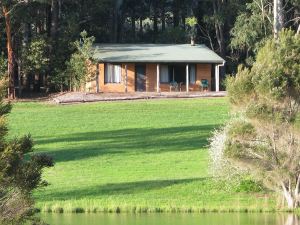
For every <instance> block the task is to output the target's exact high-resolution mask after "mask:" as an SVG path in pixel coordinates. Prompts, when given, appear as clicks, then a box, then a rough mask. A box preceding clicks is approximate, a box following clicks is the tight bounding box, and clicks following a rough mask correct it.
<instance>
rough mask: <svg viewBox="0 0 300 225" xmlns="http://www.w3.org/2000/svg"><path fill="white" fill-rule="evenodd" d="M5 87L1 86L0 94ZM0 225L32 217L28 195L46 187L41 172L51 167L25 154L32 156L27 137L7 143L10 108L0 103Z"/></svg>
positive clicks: (38, 157) (46, 159)
mask: <svg viewBox="0 0 300 225" xmlns="http://www.w3.org/2000/svg"><path fill="white" fill-rule="evenodd" d="M4 90H5V85H3V83H2V85H1V92H3V91H4ZM0 102H1V104H0V112H1V115H0V222H1V221H2V220H3V221H4V222H8V221H10V222H17V223H20V222H22V221H23V220H24V219H28V218H29V217H31V216H32V215H33V199H32V197H31V192H32V191H33V190H34V189H36V188H38V187H40V186H44V185H46V184H47V183H46V182H45V181H43V180H42V169H43V168H45V167H51V166H53V162H52V159H51V158H50V157H49V156H47V155H31V157H30V158H29V159H26V158H27V157H25V155H26V154H28V153H31V152H32V147H33V142H32V139H31V137H30V136H24V137H22V138H18V139H17V138H15V139H13V140H7V138H6V136H7V132H8V128H7V124H6V116H7V114H8V113H9V112H10V110H11V104H10V103H5V102H3V96H2V97H1V99H0Z"/></svg>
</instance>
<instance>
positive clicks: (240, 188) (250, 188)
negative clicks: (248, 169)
mask: <svg viewBox="0 0 300 225" xmlns="http://www.w3.org/2000/svg"><path fill="white" fill-rule="evenodd" d="M263 190H264V187H263V185H262V184H261V183H258V182H255V181H254V180H253V179H249V178H245V179H242V180H241V181H240V182H239V184H238V185H237V186H236V188H235V191H236V192H244V193H257V192H261V191H263Z"/></svg>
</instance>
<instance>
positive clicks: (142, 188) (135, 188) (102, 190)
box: [43, 178, 210, 200]
mask: <svg viewBox="0 0 300 225" xmlns="http://www.w3.org/2000/svg"><path fill="white" fill-rule="evenodd" d="M207 179H210V178H191V179H173V180H146V181H137V182H124V183H108V184H103V185H96V186H91V187H86V188H82V189H74V190H71V191H63V192H55V193H54V194H52V193H49V194H45V193H43V199H44V200H66V199H72V198H73V197H74V196H76V198H80V197H85V198H86V197H89V196H104V195H109V196H113V195H130V194H137V193H141V192H146V191H152V190H159V189H162V188H166V187H170V186H173V185H180V184H188V183H191V182H196V181H203V182H204V181H205V180H207Z"/></svg>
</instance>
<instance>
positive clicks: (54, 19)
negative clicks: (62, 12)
mask: <svg viewBox="0 0 300 225" xmlns="http://www.w3.org/2000/svg"><path fill="white" fill-rule="evenodd" d="M58 14H59V7H58V1H57V0H52V2H51V29H50V30H51V32H50V33H51V39H52V41H53V42H55V41H56V36H57V30H58ZM53 44H55V43H53Z"/></svg>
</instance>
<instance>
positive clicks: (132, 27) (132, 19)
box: [131, 13, 135, 41]
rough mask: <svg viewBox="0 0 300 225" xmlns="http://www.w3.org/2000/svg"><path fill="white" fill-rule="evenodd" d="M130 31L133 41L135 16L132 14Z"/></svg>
mask: <svg viewBox="0 0 300 225" xmlns="http://www.w3.org/2000/svg"><path fill="white" fill-rule="evenodd" d="M133 14H134V13H133ZM131 33H132V37H133V41H135V16H134V15H132V16H131Z"/></svg>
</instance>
